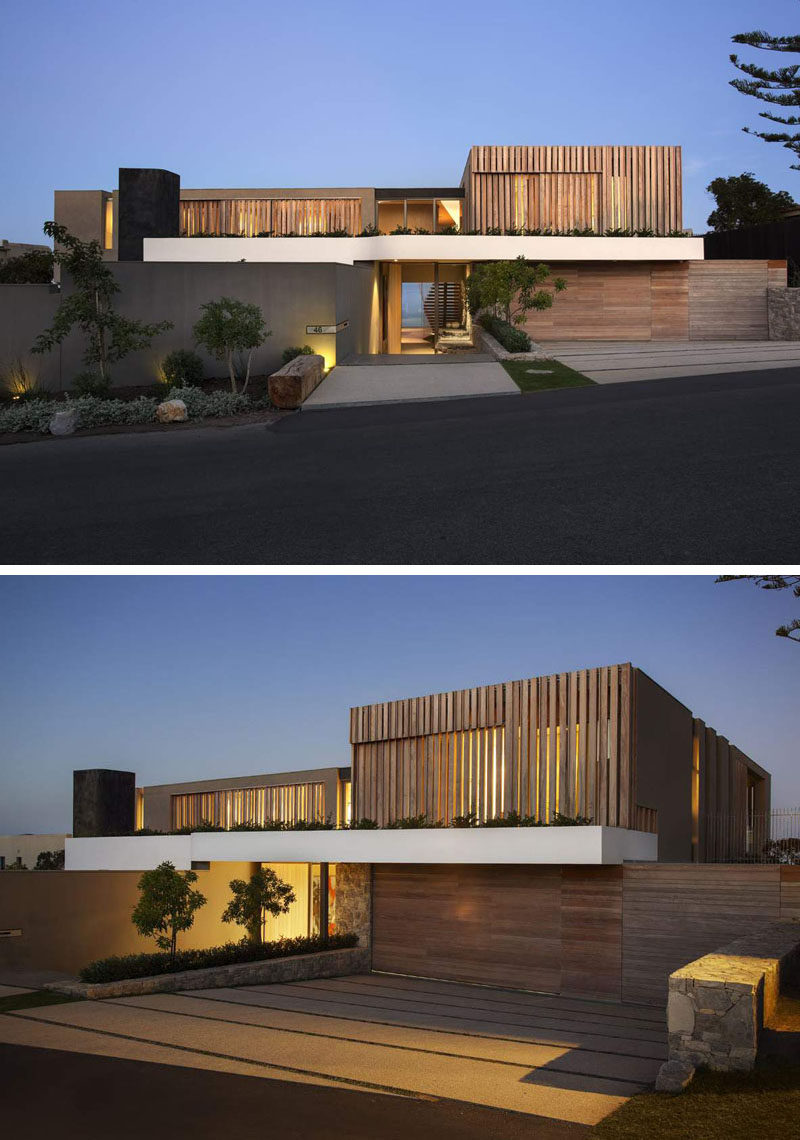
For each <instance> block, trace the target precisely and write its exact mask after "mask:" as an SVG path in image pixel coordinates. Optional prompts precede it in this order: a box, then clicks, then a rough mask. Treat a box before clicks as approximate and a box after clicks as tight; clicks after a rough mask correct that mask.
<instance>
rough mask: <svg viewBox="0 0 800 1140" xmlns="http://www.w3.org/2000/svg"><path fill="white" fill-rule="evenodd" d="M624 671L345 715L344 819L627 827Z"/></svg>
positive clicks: (628, 727) (628, 725)
mask: <svg viewBox="0 0 800 1140" xmlns="http://www.w3.org/2000/svg"><path fill="white" fill-rule="evenodd" d="M631 684H632V669H631V666H630V665H627V664H626V665H614V666H610V667H608V668H603V669H582V670H578V671H577V672H574V673H559V674H556V675H553V676H549V677H533V678H531V679H530V680H526V681H513V682H509V683H508V684H504V685H489V686H483V687H481V688H475V689H462V690H458V691H455V692H449V693H439V694H435V695H432V696H427V697H418V698H412V699H409V700H402V701H389V702H386V703H383V704H375V705H364V706H361V707H359V708H354V709H351V713H350V739H351V742H352V745H353V760H352V773H353V817H354V818H356V819H358V818H362V817H365V816H366V817H367V818H370V819H374V820H376V821H377V823H378V824H379V825H380V826H385V825H386V824H387V823H390V822H392V821H393V820H395V819H399V818H402V817H404V816H410V815H420V814H425V815H426V816H427V817H428V818H429V819H430V820H432V821H435V820H439V819H441V820H442V821H443V822H446V823H449V822H451V821H452V819H453V817H454V816H456V815H464V814H466V813H467V812H470V811H473V812H475V813H476V815H477V817H478V819H479V821H481V822H485V821H486V820H487V819H491V818H493V817H494V816H499V815H501V814H503V813H507V812H509V811H516V812H519V813H520V814H521V815H532V816H535V817H536V819H538V820H541V821H542V822H549V821H551V820H552V818H553V815H554V813H555V812H559V813H560V814H562V815H569V816H575V815H584V816H590V817H591V818H592V820H593V821H594V822H595V823H599V824H608V825H611V826H620V827H630V826H632V820H633V812H634V805H633V800H632V795H633V793H632V787H633V779H632V770H633V762H632V721H631Z"/></svg>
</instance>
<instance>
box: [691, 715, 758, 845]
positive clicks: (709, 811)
mask: <svg viewBox="0 0 800 1140" xmlns="http://www.w3.org/2000/svg"><path fill="white" fill-rule="evenodd" d="M693 750H694V756H695V762H694V765H693V767H694V777H693V779H694V781H695V783H696V790H695V791H694V793H693V795H694V799H695V800H696V802H697V805H698V812H697V817H698V823H697V833H696V837H695V838H696V852H695V858H696V861H698V862H701V863H702V862H717V863H718V862H725V861H726V860H732V859H741V858H744V857H745V856H748V855H754V854H759V853H760V852H761V851H762V849H763V847H764V845H765V844H766V842H767V840H768V839H769V835H768V834H767V827H768V823H767V817H766V812H767V808H768V806H769V799H770V781H769V776H768V774H767V773H763V772H762V770H761V769H759V768H757V766H756V765H754V763H753V761H752V760H751V759H750V757H749V756H746V755H745V754H744V752H742V751H741V749H739V748H737V747H736V746H735V745H733V744H731V743H730V742H729V741H728V740H726V739H725V737H724V736H719V735H718V734H717V732H716V731H715V730H714V729H713V728H711V727H710V726H708V725H706V724H705V723H704V722H703V721H702V720H699V719H697V718H695V720H694V728H693ZM758 776H763V778H758ZM751 785H752V789H751Z"/></svg>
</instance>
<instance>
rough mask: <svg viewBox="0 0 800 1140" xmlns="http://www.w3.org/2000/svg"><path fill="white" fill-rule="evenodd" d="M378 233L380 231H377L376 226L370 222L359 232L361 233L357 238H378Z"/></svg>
mask: <svg viewBox="0 0 800 1140" xmlns="http://www.w3.org/2000/svg"><path fill="white" fill-rule="evenodd" d="M380 232H381V231H380V230H379V229H378V227H377V226H376V225H373V224H372V222H370V224H369V225H368V226H364V228H363V230H362V231H361V233H360V234H359V235H358V236H359V237H378V236H379V234H380Z"/></svg>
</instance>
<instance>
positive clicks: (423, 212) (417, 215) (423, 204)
mask: <svg viewBox="0 0 800 1140" xmlns="http://www.w3.org/2000/svg"><path fill="white" fill-rule="evenodd" d="M407 205H408V211H407V214H406V225H407V226H408V228H409V229H410V230H427V231H428V233H429V234H432V233H433V199H432V198H423V199H420V200H419V201H411V200H409V202H408V203H407Z"/></svg>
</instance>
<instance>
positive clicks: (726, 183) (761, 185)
mask: <svg viewBox="0 0 800 1140" xmlns="http://www.w3.org/2000/svg"><path fill="white" fill-rule="evenodd" d="M706 190H707V191H708V193H709V194H713V195H714V197H715V198H716V200H717V208H716V210H712V212H711V213H710V214H709V215H708V224H709V225H710V226H711V228H712V229H714V230H717V231H719V230H738V229H741V228H742V226H757V225H760V224H761V223H762V222H777V221H778V220H779V219H780V218H782V217H783V216H784V214H785V213H786V211H787V210H791V208H792V207H793V206H794V205H796V203H795V202H794V200H793V199H792V196H791V194H790V193H789V192H788V190H770V188H769V186H767V184H766V182H759V180H758V179H757V178H756V177H755V175H753V174H751V173H749V172H747V173H745V174H734V175H733V176H732V177H730V178H715V179H714V181H713V182H709V184H708V186H706Z"/></svg>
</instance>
